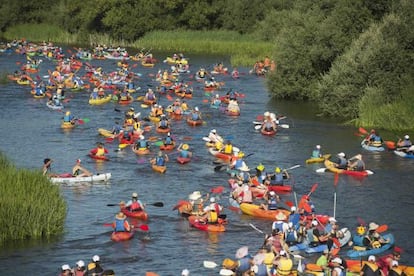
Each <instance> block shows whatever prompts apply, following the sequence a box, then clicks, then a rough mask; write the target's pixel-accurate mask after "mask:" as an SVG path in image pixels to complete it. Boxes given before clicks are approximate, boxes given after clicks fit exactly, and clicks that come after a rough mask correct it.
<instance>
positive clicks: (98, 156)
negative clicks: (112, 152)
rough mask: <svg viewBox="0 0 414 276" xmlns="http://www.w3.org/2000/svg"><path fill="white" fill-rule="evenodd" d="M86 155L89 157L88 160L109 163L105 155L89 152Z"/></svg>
mask: <svg viewBox="0 0 414 276" xmlns="http://www.w3.org/2000/svg"><path fill="white" fill-rule="evenodd" d="M88 155H89V157H90V158H92V159H95V160H102V161H109V157H108V156H106V155H96V154H94V153H92V151H91V152H89V154H88Z"/></svg>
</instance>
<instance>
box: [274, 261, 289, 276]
mask: <svg viewBox="0 0 414 276" xmlns="http://www.w3.org/2000/svg"><path fill="white" fill-rule="evenodd" d="M292 267H293V262H292V260H291V259H286V258H281V259H280V260H279V265H278V266H277V269H276V271H277V275H289V274H290V273H291V272H292Z"/></svg>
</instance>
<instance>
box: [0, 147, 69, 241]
mask: <svg viewBox="0 0 414 276" xmlns="http://www.w3.org/2000/svg"><path fill="white" fill-rule="evenodd" d="M0 204H1V208H0V244H2V243H4V242H6V241H10V240H24V239H39V238H49V237H52V236H56V235H58V234H61V233H63V231H64V223H65V218H66V203H65V201H64V199H63V198H62V196H61V195H60V192H59V187H58V186H56V185H53V184H52V183H51V182H50V181H49V180H48V179H47V178H46V177H45V176H43V175H42V173H41V172H38V171H32V170H27V169H17V168H16V167H15V166H14V165H13V164H12V163H11V162H10V161H9V160H8V159H7V158H6V156H5V155H4V154H2V153H0Z"/></svg>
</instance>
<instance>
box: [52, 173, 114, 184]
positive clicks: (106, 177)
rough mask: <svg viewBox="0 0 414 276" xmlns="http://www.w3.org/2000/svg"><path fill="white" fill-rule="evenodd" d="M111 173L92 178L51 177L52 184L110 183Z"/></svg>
mask: <svg viewBox="0 0 414 276" xmlns="http://www.w3.org/2000/svg"><path fill="white" fill-rule="evenodd" d="M111 176H112V175H111V173H101V174H94V175H92V176H83V177H74V176H69V175H61V176H59V177H51V178H50V180H51V181H52V183H76V182H98V181H108V180H109V179H110V178H111Z"/></svg>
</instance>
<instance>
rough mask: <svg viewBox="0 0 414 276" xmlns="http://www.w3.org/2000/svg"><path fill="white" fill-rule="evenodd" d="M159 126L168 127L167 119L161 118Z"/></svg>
mask: <svg viewBox="0 0 414 276" xmlns="http://www.w3.org/2000/svg"><path fill="white" fill-rule="evenodd" d="M160 127H161V128H166V127H168V121H167V120H161V122H160Z"/></svg>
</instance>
